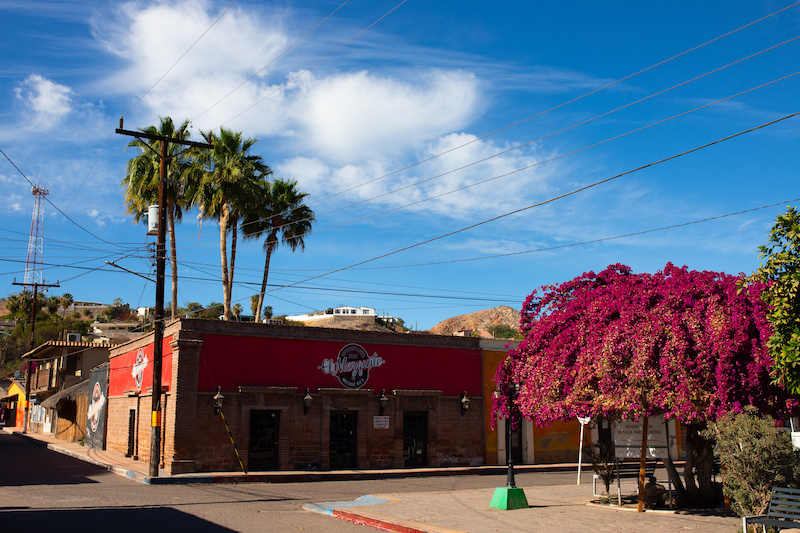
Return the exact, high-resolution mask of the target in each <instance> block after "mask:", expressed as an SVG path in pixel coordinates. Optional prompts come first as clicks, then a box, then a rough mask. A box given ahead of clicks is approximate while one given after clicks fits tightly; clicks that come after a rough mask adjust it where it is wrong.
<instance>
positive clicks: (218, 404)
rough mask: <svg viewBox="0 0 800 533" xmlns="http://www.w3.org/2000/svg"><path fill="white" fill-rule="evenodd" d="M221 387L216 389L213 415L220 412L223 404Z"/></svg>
mask: <svg viewBox="0 0 800 533" xmlns="http://www.w3.org/2000/svg"><path fill="white" fill-rule="evenodd" d="M221 390H222V387H217V393H216V394H215V395H214V414H215V415H218V414H220V413H221V412H222V404H223V403H225V396H223V395H222V392H221Z"/></svg>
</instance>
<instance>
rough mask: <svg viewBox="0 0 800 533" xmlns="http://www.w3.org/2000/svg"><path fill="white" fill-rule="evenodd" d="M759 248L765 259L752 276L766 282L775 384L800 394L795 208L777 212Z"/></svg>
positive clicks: (799, 254)
mask: <svg viewBox="0 0 800 533" xmlns="http://www.w3.org/2000/svg"><path fill="white" fill-rule="evenodd" d="M758 250H759V252H761V255H760V258H761V259H762V260H764V262H763V263H761V265H760V266H759V267H758V270H756V271H755V272H754V273H753V276H752V277H753V278H755V279H760V280H766V281H767V282H768V285H767V289H766V290H765V291H764V293H763V298H764V301H765V302H767V303H768V304H769V306H770V309H769V311H768V313H767V318H768V319H769V321H770V322H771V323H772V326H773V328H774V329H773V334H772V336H771V337H770V339H769V342H768V343H767V346H768V348H769V351H770V354H771V355H772V357H773V359H774V363H775V372H774V374H773V379H774V383H775V384H782V385H783V386H784V387H786V389H787V390H788V391H790V392H791V393H793V394H800V215H798V213H797V210H795V208H794V207H789V208H788V210H787V211H786V213H784V214H782V215H778V220H777V222H776V223H775V225H774V226H773V227H772V230H771V231H770V234H769V239H768V240H767V244H765V245H763V246H759V247H758Z"/></svg>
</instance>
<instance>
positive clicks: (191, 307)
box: [186, 302, 203, 316]
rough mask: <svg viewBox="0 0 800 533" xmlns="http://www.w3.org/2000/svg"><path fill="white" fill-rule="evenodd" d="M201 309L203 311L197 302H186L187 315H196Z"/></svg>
mask: <svg viewBox="0 0 800 533" xmlns="http://www.w3.org/2000/svg"><path fill="white" fill-rule="evenodd" d="M202 311H203V306H202V305H200V304H199V303H198V302H189V303H188V304H186V315H187V316H196V315H198V314H199V313H200V312H202Z"/></svg>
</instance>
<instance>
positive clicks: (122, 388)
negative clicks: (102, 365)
mask: <svg viewBox="0 0 800 533" xmlns="http://www.w3.org/2000/svg"><path fill="white" fill-rule="evenodd" d="M170 342H172V336H169V337H165V338H164V343H163V348H162V358H161V387H162V389H163V388H164V387H166V388H167V389H169V385H170V382H171V380H172V346H170ZM141 350H142V352H143V353H144V355H145V357H147V366H146V367H145V368H144V372H143V373H142V386H141V388H138V389H137V387H136V382H135V380H134V377H133V374H132V370H133V367H134V365H135V364H136V355H137V353H138V351H139V350H138V349H137V350H131V351H129V352H126V353H124V354H122V355H118V356H116V357H112V358H111V360H110V362H109V365H110V372H109V376H108V395H109V396H120V395H122V394H124V393H125V392H127V391H135V390H139V392H142V393H146V392H147V388H148V387H152V386H153V344H148V345H147V346H145V347H143V348H141Z"/></svg>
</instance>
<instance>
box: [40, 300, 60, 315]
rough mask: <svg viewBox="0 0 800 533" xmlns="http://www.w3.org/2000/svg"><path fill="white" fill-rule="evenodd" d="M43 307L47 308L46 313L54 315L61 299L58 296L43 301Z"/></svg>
mask: <svg viewBox="0 0 800 533" xmlns="http://www.w3.org/2000/svg"><path fill="white" fill-rule="evenodd" d="M44 305H45V307H46V308H47V312H48V313H50V314H51V315H55V314H56V313H57V312H58V308H59V307H60V306H61V298H59V297H58V296H50V297H49V298H48V299H47V300H45V304H44Z"/></svg>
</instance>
